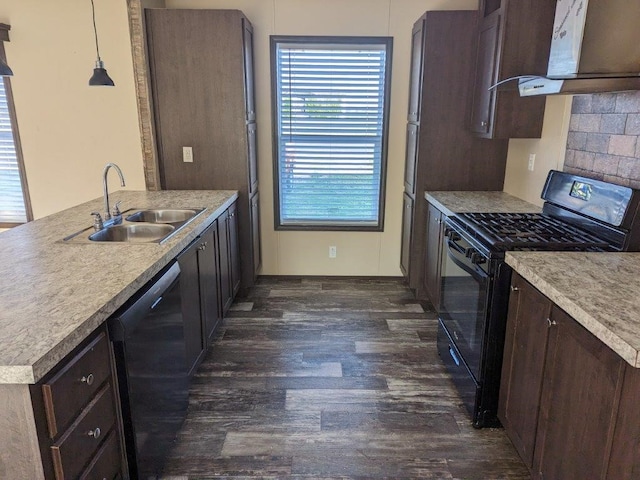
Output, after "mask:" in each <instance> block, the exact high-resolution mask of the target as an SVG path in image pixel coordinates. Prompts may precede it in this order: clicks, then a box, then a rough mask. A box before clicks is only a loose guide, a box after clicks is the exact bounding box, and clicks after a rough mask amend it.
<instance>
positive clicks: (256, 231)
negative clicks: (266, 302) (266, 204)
mask: <svg viewBox="0 0 640 480" xmlns="http://www.w3.org/2000/svg"><path fill="white" fill-rule="evenodd" d="M251 245H252V247H253V248H252V255H253V273H254V277H255V276H257V275H258V270H259V269H260V266H261V265H262V252H261V251H260V248H261V247H260V197H259V194H258V192H256V194H255V195H254V196H253V197H252V198H251Z"/></svg>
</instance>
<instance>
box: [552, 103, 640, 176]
mask: <svg viewBox="0 0 640 480" xmlns="http://www.w3.org/2000/svg"><path fill="white" fill-rule="evenodd" d="M639 138H640V92H621V93H599V94H593V95H576V96H575V97H573V105H572V107H571V122H570V124H569V135H568V138H567V152H566V156H565V161H564V170H565V171H567V172H572V173H577V174H579V175H584V176H585V177H590V178H596V179H599V180H605V181H607V182H612V183H617V184H620V185H627V186H631V187H633V188H640V140H639Z"/></svg>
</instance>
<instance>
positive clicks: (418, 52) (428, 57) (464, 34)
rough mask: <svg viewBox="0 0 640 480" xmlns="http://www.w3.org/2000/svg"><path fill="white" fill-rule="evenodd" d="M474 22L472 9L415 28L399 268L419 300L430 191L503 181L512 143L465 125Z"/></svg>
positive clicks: (442, 14)
mask: <svg viewBox="0 0 640 480" xmlns="http://www.w3.org/2000/svg"><path fill="white" fill-rule="evenodd" d="M477 19H478V15H477V12H474V11H429V12H427V13H425V14H424V15H423V16H422V17H421V18H420V19H418V21H417V22H416V23H415V24H414V26H413V36H412V52H411V59H412V64H411V74H410V81H411V84H410V86H409V92H410V93H409V104H408V114H407V120H408V122H407V145H406V160H405V182H404V183H405V192H404V194H405V197H404V202H403V205H404V206H403V210H404V212H403V230H402V242H401V254H400V268H401V270H402V273H403V274H404V275H405V276H406V277H407V279H408V282H409V286H410V287H411V288H413V289H415V290H416V292H417V294H418V296H419V297H425V296H426V293H425V291H424V285H425V279H424V275H425V272H424V268H425V255H426V254H427V239H426V233H427V225H426V222H427V201H426V199H425V198H424V194H425V191H436V190H502V186H503V183H504V167H505V163H506V158H507V148H508V143H507V142H506V141H503V140H493V141H487V140H482V139H479V138H477V137H475V136H474V135H473V134H472V133H471V132H470V131H469V130H468V128H467V116H468V105H469V102H470V100H471V93H470V87H471V79H472V73H473V67H474V65H475V54H476V43H475V42H476V37H475V33H476V24H477ZM452 59H455V61H452ZM407 197H408V198H407ZM410 201H411V202H412V206H411V207H409V208H407V204H408V203H409V202H410ZM407 210H410V211H411V213H410V214H409V213H408V212H407ZM434 261H435V260H434Z"/></svg>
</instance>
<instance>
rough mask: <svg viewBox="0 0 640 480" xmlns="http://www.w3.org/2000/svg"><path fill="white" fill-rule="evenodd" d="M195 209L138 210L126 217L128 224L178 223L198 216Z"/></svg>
mask: <svg viewBox="0 0 640 480" xmlns="http://www.w3.org/2000/svg"><path fill="white" fill-rule="evenodd" d="M198 213H199V212H198V210H195V209H149V210H140V211H138V212H135V213H133V214H131V215H129V216H128V217H126V220H127V221H128V222H147V223H180V222H186V221H187V220H190V219H191V218H193V217H195V216H196V215H197V214H198Z"/></svg>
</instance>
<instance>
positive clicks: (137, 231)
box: [89, 224, 175, 243]
mask: <svg viewBox="0 0 640 480" xmlns="http://www.w3.org/2000/svg"><path fill="white" fill-rule="evenodd" d="M174 230H175V227H173V226H171V225H149V224H139V225H114V226H112V227H107V228H103V229H102V230H99V231H97V232H96V233H93V234H91V235H89V240H91V241H92V242H132V243H147V242H157V241H160V240H162V239H163V238H164V237H166V236H168V235H169V234H171V233H172V232H173V231H174Z"/></svg>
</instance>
